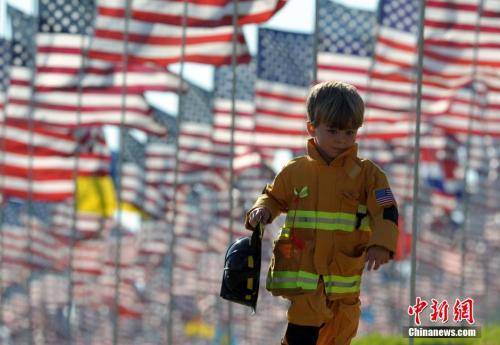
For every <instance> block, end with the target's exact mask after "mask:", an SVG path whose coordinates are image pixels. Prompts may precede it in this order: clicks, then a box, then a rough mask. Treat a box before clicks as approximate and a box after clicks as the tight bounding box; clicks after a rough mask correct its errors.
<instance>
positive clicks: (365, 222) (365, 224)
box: [359, 216, 371, 231]
mask: <svg viewBox="0 0 500 345" xmlns="http://www.w3.org/2000/svg"><path fill="white" fill-rule="evenodd" d="M359 230H362V231H371V229H370V220H369V219H368V216H366V217H364V218H363V219H361V225H360V226H359Z"/></svg>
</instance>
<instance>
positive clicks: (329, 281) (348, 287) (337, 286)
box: [323, 275, 361, 293]
mask: <svg viewBox="0 0 500 345" xmlns="http://www.w3.org/2000/svg"><path fill="white" fill-rule="evenodd" d="M323 280H324V281H325V291H326V292H327V293H348V292H359V291H360V287H361V276H360V275H355V276H347V277H346V276H338V275H328V276H323Z"/></svg>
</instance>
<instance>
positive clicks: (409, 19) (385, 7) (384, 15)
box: [378, 0, 420, 33]
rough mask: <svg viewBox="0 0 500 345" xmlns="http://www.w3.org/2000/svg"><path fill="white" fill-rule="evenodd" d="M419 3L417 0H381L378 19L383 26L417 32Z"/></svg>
mask: <svg viewBox="0 0 500 345" xmlns="http://www.w3.org/2000/svg"><path fill="white" fill-rule="evenodd" d="M419 4H420V1H418V0H381V1H380V3H379V19H378V21H379V23H380V24H382V25H383V26H387V27H390V28H393V29H397V30H400V31H405V32H411V33H417V31H418V24H419Z"/></svg>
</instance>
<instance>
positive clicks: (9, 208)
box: [1, 198, 54, 226]
mask: <svg viewBox="0 0 500 345" xmlns="http://www.w3.org/2000/svg"><path fill="white" fill-rule="evenodd" d="M53 206H54V204H53V203H47V202H37V201H32V202H31V206H30V205H29V203H28V202H27V201H26V200H21V199H18V198H9V199H7V200H6V201H5V203H4V204H3V205H2V207H1V212H2V216H3V221H4V222H5V224H11V225H17V226H23V225H24V224H23V223H22V222H21V219H22V215H28V214H30V212H29V209H30V207H31V215H33V216H34V217H36V218H37V219H38V220H39V221H41V222H42V223H44V224H45V225H49V224H50V222H51V219H52V218H51V216H50V215H51V214H52V208H53Z"/></svg>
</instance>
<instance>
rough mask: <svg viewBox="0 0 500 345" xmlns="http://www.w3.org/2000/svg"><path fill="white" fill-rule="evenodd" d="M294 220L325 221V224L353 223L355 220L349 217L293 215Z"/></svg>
mask: <svg viewBox="0 0 500 345" xmlns="http://www.w3.org/2000/svg"><path fill="white" fill-rule="evenodd" d="M295 221H296V222H307V223H325V224H339V223H340V224H345V225H354V224H355V222H353V221H352V220H349V219H342V218H334V219H331V218H311V217H295Z"/></svg>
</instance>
